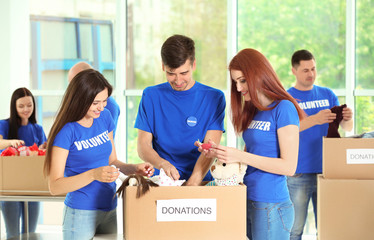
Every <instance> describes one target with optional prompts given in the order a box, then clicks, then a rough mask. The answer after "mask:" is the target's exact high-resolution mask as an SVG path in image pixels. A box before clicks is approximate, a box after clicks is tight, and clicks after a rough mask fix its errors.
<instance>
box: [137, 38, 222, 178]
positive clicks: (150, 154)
mask: <svg viewBox="0 0 374 240" xmlns="http://www.w3.org/2000/svg"><path fill="white" fill-rule="evenodd" d="M161 58H162V70H163V71H164V72H165V74H166V79H167V82H166V83H162V84H159V85H156V86H151V87H147V88H146V89H145V90H144V91H143V96H142V99H141V102H140V104H139V110H138V115H137V118H136V122H135V128H138V155H139V157H140V158H141V159H142V160H144V161H145V162H150V163H152V164H153V165H154V166H155V168H156V169H158V170H159V169H161V168H162V169H163V170H164V171H165V173H166V174H167V175H168V176H169V177H171V178H173V179H174V180H177V179H185V180H187V182H186V185H199V184H200V183H201V181H202V180H206V181H210V180H212V177H211V175H210V173H208V170H209V167H210V165H211V163H212V160H213V159H209V158H206V157H205V156H204V154H200V152H199V151H198V148H197V147H196V146H195V145H194V143H195V141H197V140H200V141H201V142H208V140H209V139H211V140H212V141H214V142H215V143H219V142H220V140H221V136H222V133H223V132H224V126H223V120H224V117H225V107H226V101H225V97H224V94H223V92H222V91H220V90H218V89H215V88H212V87H208V86H206V85H203V84H201V83H199V82H196V81H195V80H194V79H193V77H192V73H193V71H194V70H195V69H196V60H195V45H194V41H193V40H192V39H190V38H189V37H186V36H182V35H173V36H171V37H169V38H168V39H167V40H166V41H165V42H164V44H163V45H162V48H161ZM207 173H208V174H207ZM157 174H158V172H157V171H155V175H157ZM204 177H205V178H204Z"/></svg>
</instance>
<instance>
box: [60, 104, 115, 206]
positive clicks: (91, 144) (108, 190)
mask: <svg viewBox="0 0 374 240" xmlns="http://www.w3.org/2000/svg"><path fill="white" fill-rule="evenodd" d="M113 128H114V124H113V121H112V117H111V115H110V112H109V111H108V110H107V109H104V111H102V112H101V114H100V117H98V118H96V119H94V120H93V124H92V126H91V127H89V128H86V127H83V126H82V125H80V124H79V123H77V122H70V123H67V124H66V125H65V126H64V127H63V128H62V129H61V131H60V132H59V133H58V134H57V136H56V138H55V140H54V142H53V146H57V147H60V148H63V149H66V150H68V151H69V155H68V157H67V160H66V166H65V173H64V175H65V177H70V176H75V175H78V174H80V173H83V172H86V171H88V170H90V169H94V168H98V167H103V166H108V165H109V156H110V154H111V153H112V144H111V141H110V139H109V136H108V133H109V132H110V131H112V130H113ZM115 192H116V184H115V182H112V183H103V182H99V181H96V180H95V181H93V182H91V183H90V184H88V185H87V186H85V187H83V188H81V189H78V190H76V191H74V192H70V193H68V194H67V195H66V198H65V205H67V206H68V207H71V208H75V209H81V210H103V211H110V210H113V209H114V208H115V207H116V206H117V198H113V196H115Z"/></svg>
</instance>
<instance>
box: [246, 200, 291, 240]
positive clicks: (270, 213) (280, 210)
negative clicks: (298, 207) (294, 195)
mask: <svg viewBox="0 0 374 240" xmlns="http://www.w3.org/2000/svg"><path fill="white" fill-rule="evenodd" d="M293 221H294V209H293V205H292V202H291V200H288V201H286V202H280V203H267V202H255V201H251V200H247V237H248V238H249V239H250V240H289V239H290V231H291V228H292V224H293Z"/></svg>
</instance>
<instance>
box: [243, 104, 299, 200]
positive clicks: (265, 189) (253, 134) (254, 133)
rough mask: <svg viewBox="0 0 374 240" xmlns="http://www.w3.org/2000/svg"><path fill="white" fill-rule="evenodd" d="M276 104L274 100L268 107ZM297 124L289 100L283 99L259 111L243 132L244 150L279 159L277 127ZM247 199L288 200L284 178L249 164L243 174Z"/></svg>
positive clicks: (292, 106)
mask: <svg viewBox="0 0 374 240" xmlns="http://www.w3.org/2000/svg"><path fill="white" fill-rule="evenodd" d="M275 104H277V103H276V102H273V103H272V104H270V105H269V107H272V106H274V105H275ZM288 125H297V126H299V116H298V114H297V110H296V108H295V106H294V105H293V103H292V102H290V101H288V100H282V101H280V102H279V104H277V106H276V107H275V108H274V109H272V110H268V111H258V112H257V113H256V115H255V116H254V118H253V120H252V122H251V124H250V125H249V127H248V129H246V130H245V131H244V132H243V140H244V142H245V145H246V149H247V152H249V153H252V154H256V155H259V156H264V157H271V158H279V157H280V149H279V142H278V134H277V130H278V129H279V128H282V127H285V126H288ZM244 184H245V185H247V198H248V199H250V200H253V201H259V202H271V203H276V202H283V201H286V200H288V199H289V197H290V196H289V193H288V188H287V182H286V177H285V176H284V175H278V174H273V173H269V172H265V171H262V170H260V169H257V168H254V167H252V166H248V168H247V172H246V175H245V176H244Z"/></svg>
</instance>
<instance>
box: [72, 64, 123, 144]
mask: <svg viewBox="0 0 374 240" xmlns="http://www.w3.org/2000/svg"><path fill="white" fill-rule="evenodd" d="M91 68H93V67H92V66H91V65H90V64H88V63H86V62H78V63H76V64H74V66H72V67H71V68H70V70H69V72H68V81H69V83H70V81H71V80H72V79H73V78H74V77H75V75H77V74H78V73H79V72H81V71H83V70H86V69H91ZM105 108H106V109H108V110H109V112H110V114H111V116H112V119H113V122H114V129H113V138H114V137H115V136H116V130H117V124H118V118H119V114H120V108H119V105H118V103H117V102H116V100H114V98H113V97H112V96H109V97H108V99H107V104H106V106H105Z"/></svg>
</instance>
